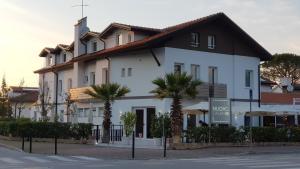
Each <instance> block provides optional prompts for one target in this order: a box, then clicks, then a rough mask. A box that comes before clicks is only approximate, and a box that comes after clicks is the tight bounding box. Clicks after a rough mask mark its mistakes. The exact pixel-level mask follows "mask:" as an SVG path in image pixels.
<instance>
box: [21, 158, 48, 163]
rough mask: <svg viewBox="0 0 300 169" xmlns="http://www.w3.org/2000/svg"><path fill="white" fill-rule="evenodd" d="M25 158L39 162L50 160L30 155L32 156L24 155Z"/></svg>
mask: <svg viewBox="0 0 300 169" xmlns="http://www.w3.org/2000/svg"><path fill="white" fill-rule="evenodd" d="M23 158H24V159H26V160H31V161H34V162H38V163H46V162H50V161H49V160H46V159H41V158H38V157H30V156H27V157H23Z"/></svg>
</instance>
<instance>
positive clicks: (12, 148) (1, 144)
mask: <svg viewBox="0 0 300 169" xmlns="http://www.w3.org/2000/svg"><path fill="white" fill-rule="evenodd" d="M0 147H4V148H7V149H10V150H13V151H18V152H24V151H23V150H22V149H20V148H17V147H14V146H10V145H6V144H3V143H0Z"/></svg>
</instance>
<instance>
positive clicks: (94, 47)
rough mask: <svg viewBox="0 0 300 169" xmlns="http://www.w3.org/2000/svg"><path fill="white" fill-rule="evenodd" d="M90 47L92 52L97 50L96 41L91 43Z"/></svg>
mask: <svg viewBox="0 0 300 169" xmlns="http://www.w3.org/2000/svg"><path fill="white" fill-rule="evenodd" d="M92 49H93V52H96V51H97V42H93V43H92Z"/></svg>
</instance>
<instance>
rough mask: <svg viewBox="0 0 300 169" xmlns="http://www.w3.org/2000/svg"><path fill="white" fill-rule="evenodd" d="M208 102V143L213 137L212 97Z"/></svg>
mask: <svg viewBox="0 0 300 169" xmlns="http://www.w3.org/2000/svg"><path fill="white" fill-rule="evenodd" d="M208 103H209V111H208V112H209V119H208V120H209V121H208V122H209V125H208V143H210V141H211V140H210V139H211V133H210V132H211V131H210V129H211V98H208Z"/></svg>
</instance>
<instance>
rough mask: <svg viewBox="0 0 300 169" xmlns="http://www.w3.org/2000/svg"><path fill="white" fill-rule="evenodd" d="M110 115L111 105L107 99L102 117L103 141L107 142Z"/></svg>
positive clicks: (108, 138)
mask: <svg viewBox="0 0 300 169" xmlns="http://www.w3.org/2000/svg"><path fill="white" fill-rule="evenodd" d="M110 117H111V106H110V102H109V101H105V103H104V119H103V123H102V124H103V138H102V142H103V143H109V140H110V131H109V129H110V123H111V121H110Z"/></svg>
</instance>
